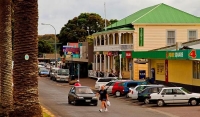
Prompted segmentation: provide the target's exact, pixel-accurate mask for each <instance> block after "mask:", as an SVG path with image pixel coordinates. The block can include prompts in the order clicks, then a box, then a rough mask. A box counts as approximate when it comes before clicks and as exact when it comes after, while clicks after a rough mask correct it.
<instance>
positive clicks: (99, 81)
mask: <svg viewBox="0 0 200 117" xmlns="http://www.w3.org/2000/svg"><path fill="white" fill-rule="evenodd" d="M113 80H117V77H105V78H98V79H97V81H96V83H95V90H99V89H100V87H101V86H103V85H106V84H107V83H109V82H110V81H113Z"/></svg>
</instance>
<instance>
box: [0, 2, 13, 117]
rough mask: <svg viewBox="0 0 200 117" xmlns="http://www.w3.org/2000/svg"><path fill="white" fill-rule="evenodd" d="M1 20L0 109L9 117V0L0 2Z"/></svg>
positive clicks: (11, 100)
mask: <svg viewBox="0 0 200 117" xmlns="http://www.w3.org/2000/svg"><path fill="white" fill-rule="evenodd" d="M0 8H1V13H0V19H1V25H0V27H1V29H0V32H1V39H0V40H1V55H0V56H1V108H2V109H3V113H2V115H3V116H9V112H10V111H11V109H12V102H13V95H12V81H13V80H12V31H11V27H12V26H11V0H1V1H0Z"/></svg>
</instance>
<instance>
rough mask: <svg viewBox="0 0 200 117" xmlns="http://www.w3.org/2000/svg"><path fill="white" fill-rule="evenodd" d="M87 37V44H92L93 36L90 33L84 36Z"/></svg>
mask: <svg viewBox="0 0 200 117" xmlns="http://www.w3.org/2000/svg"><path fill="white" fill-rule="evenodd" d="M86 38H87V42H88V44H89V45H92V44H93V40H94V36H92V35H89V36H87V37H86Z"/></svg>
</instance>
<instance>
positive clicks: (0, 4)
mask: <svg viewBox="0 0 200 117" xmlns="http://www.w3.org/2000/svg"><path fill="white" fill-rule="evenodd" d="M2 15H3V9H2V1H0V65H1V54H2V46H1V43H2V38H3V37H2V35H3V34H2V33H3V22H2V18H3V16H2ZM0 91H1V68H0ZM2 112H3V109H2V106H1V92H0V114H1V113H2Z"/></svg>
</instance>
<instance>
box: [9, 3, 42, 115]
mask: <svg viewBox="0 0 200 117" xmlns="http://www.w3.org/2000/svg"><path fill="white" fill-rule="evenodd" d="M13 1H14V19H15V23H14V62H15V65H14V70H13V83H14V90H13V93H14V94H13V97H14V111H13V113H11V115H10V116H12V117H42V111H41V107H40V103H39V99H38V60H37V56H38V37H37V35H38V32H37V28H38V1H37V0H23V1H22V0H13ZM25 55H28V56H29V59H28V60H25V58H24V57H25Z"/></svg>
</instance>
